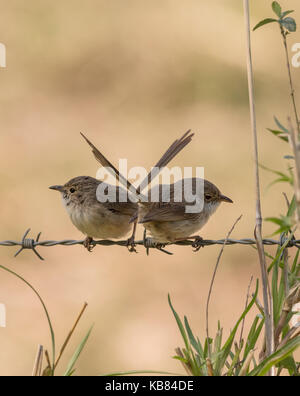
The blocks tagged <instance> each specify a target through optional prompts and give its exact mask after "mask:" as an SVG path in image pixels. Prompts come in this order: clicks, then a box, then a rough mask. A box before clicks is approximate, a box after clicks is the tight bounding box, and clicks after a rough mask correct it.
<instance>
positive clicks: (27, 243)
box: [0, 228, 300, 260]
mask: <svg viewBox="0 0 300 396" xmlns="http://www.w3.org/2000/svg"><path fill="white" fill-rule="evenodd" d="M29 232H30V228H29V229H28V230H26V232H25V234H24V235H23V238H22V240H21V241H13V240H7V241H0V246H20V249H19V250H18V251H17V253H16V254H15V257H16V256H18V254H20V253H21V252H22V251H23V250H24V249H31V250H32V251H33V252H34V253H35V255H36V256H37V257H38V258H39V259H40V260H44V259H43V257H42V256H41V255H40V254H39V253H38V252H37V250H36V247H37V246H45V247H51V246H57V245H61V246H74V245H83V244H84V239H82V240H74V239H63V240H61V241H54V240H45V241H40V240H39V239H40V236H41V232H39V233H38V235H37V237H36V239H33V238H26V237H27V235H28V234H29ZM287 240H288V239H287V238H283V237H281V238H280V239H279V240H274V239H263V244H264V245H269V246H270V245H278V246H283V245H284V244H285V243H286V241H287ZM224 242H225V244H226V245H237V244H238V245H256V241H255V239H253V238H243V239H228V240H227V241H226V240H225V239H219V240H213V239H202V240H199V241H197V246H198V247H204V246H212V245H223V244H224ZM92 245H100V246H113V245H117V246H124V247H128V241H127V240H124V241H111V240H106V239H103V240H98V241H93V242H92ZM135 245H142V246H144V247H145V248H146V250H147V253H148V252H149V249H150V248H156V249H158V250H160V251H162V252H164V253H166V254H172V253H170V252H168V251H167V250H165V249H163V247H165V246H171V245H177V246H193V247H195V241H194V240H192V239H191V240H189V239H187V240H184V241H178V242H174V243H169V244H167V245H164V246H160V245H158V244H153V243H151V239H147V238H144V239H143V240H139V241H135ZM291 247H296V248H298V249H300V240H296V239H290V240H289V241H288V243H287V245H286V248H291ZM196 250H199V249H198V248H197V249H196Z"/></svg>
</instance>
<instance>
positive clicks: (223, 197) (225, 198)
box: [220, 195, 233, 203]
mask: <svg viewBox="0 0 300 396" xmlns="http://www.w3.org/2000/svg"><path fill="white" fill-rule="evenodd" d="M220 201H224V202H229V203H233V201H232V199H230V198H228V197H226V196H225V195H220Z"/></svg>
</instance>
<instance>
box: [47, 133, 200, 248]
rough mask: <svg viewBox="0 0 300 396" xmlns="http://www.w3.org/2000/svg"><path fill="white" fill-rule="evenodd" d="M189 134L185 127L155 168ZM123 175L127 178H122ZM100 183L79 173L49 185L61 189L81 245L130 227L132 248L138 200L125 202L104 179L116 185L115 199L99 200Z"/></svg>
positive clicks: (181, 145)
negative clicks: (80, 235)
mask: <svg viewBox="0 0 300 396" xmlns="http://www.w3.org/2000/svg"><path fill="white" fill-rule="evenodd" d="M82 136H83V137H84V138H85V140H86V141H87V142H88V144H89V145H90V146H91V147H92V148H93V150H94V149H95V150H97V149H96V148H95V146H94V145H93V144H92V143H91V142H90V141H89V140H88V139H87V138H86V137H85V136H84V135H82ZM192 137H193V134H191V133H190V131H188V132H186V133H185V134H184V135H183V136H182V137H181V138H180V139H178V140H176V141H175V142H174V143H173V144H172V145H171V146H170V147H169V149H168V150H167V151H166V152H165V154H164V155H163V156H162V157H161V159H160V160H159V161H158V163H157V164H156V167H157V168H156V169H157V171H158V172H159V171H160V170H161V169H162V168H163V167H165V166H166V165H167V164H168V163H169V162H170V161H171V160H172V159H173V158H174V157H175V156H176V155H177V154H178V153H179V152H180V151H181V150H182V149H183V148H184V147H185V146H186V145H187V144H188V143H190V141H191V139H192ZM97 155H98V157H101V163H102V164H104V166H106V167H107V166H109V167H111V168H113V166H112V165H111V164H110V163H109V162H108V161H107V160H106V158H105V157H104V156H103V155H102V154H101V153H100V152H99V151H98V150H97ZM113 169H114V173H115V172H116V174H117V173H118V171H117V170H116V169H115V168H113ZM123 179H124V180H126V179H125V178H123ZM123 182H124V181H123ZM103 183H104V182H102V181H100V180H97V179H94V178H93V177H89V176H78V177H75V178H73V179H71V180H70V181H68V182H67V183H66V184H64V185H55V186H51V187H49V188H50V189H52V190H56V191H59V192H60V193H61V196H62V201H63V204H64V206H65V208H66V210H67V212H68V214H69V216H70V219H71V221H72V223H73V224H74V225H75V227H76V228H78V230H80V231H81V232H82V233H83V234H84V235H86V239H85V241H84V246H85V247H86V248H87V249H88V250H89V251H91V249H92V248H93V247H94V244H93V238H101V239H119V238H122V237H124V236H126V235H127V234H128V233H129V232H130V230H131V229H133V232H132V236H131V237H130V238H129V239H128V246H129V250H130V251H133V250H134V236H135V230H136V222H134V225H133V226H132V224H130V220H131V219H132V218H133V217H134V216H135V215H136V213H137V210H138V206H137V203H136V202H131V201H130V200H128V201H126V202H123V201H121V200H120V199H119V197H120V196H124V193H125V190H124V189H122V188H121V187H118V186H111V185H108V184H107V183H104V185H105V187H109V188H110V190H113V189H115V191H116V202H100V201H99V200H98V199H97V189H98V187H99V186H101V185H102V184H103ZM125 185H126V187H127V188H130V187H132V188H134V187H133V186H131V184H130V183H129V181H128V182H127V181H126V182H125ZM103 187H104V186H103ZM134 190H135V189H134Z"/></svg>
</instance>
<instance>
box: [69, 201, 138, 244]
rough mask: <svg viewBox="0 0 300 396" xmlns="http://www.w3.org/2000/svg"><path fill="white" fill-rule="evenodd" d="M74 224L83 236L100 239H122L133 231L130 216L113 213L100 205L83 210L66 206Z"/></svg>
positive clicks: (78, 207)
mask: <svg viewBox="0 0 300 396" xmlns="http://www.w3.org/2000/svg"><path fill="white" fill-rule="evenodd" d="M66 209H67V212H68V214H69V216H70V219H71V221H72V223H73V224H74V225H75V227H77V228H78V230H79V231H81V232H82V233H83V234H85V235H87V236H89V237H92V238H99V239H110V238H112V239H120V238H122V237H124V236H126V235H127V234H128V233H129V232H130V231H131V229H132V224H130V223H129V220H130V216H126V215H122V214H119V213H112V212H110V211H108V210H107V209H106V208H105V207H104V206H103V207H101V206H100V205H99V204H98V205H97V208H92V207H90V208H87V207H85V208H84V210H82V207H80V206H73V207H71V205H69V206H66Z"/></svg>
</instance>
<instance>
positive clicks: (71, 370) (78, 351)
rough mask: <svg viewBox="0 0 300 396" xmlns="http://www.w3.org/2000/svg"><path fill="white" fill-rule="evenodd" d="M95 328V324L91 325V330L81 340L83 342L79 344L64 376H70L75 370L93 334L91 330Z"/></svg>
mask: <svg viewBox="0 0 300 396" xmlns="http://www.w3.org/2000/svg"><path fill="white" fill-rule="evenodd" d="M92 329H93V326H91V327H90V329H89V331H88V332H87V334H86V336H85V337H84V338H83V340H82V341H81V343H80V344H79V345H78V347H77V349H76V351H75V353H74V355H73V356H72V358H71V360H70V361H69V364H68V367H67V370H66V372H65V373H64V377H69V376H70V375H71V373H72V372H74V366H75V364H76V362H77V360H78V358H79V356H80V354H81V352H82V350H83V348H84V347H85V344H86V342H87V340H88V338H89V336H90V334H91V331H92Z"/></svg>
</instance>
